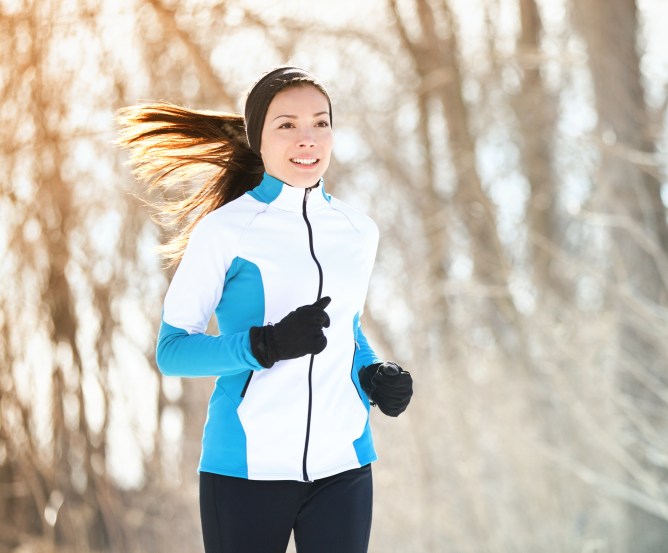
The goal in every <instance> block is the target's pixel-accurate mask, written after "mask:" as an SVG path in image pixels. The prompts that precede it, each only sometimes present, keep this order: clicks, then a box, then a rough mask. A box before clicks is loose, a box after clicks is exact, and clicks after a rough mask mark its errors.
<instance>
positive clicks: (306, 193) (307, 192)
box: [304, 188, 311, 201]
mask: <svg viewBox="0 0 668 553" xmlns="http://www.w3.org/2000/svg"><path fill="white" fill-rule="evenodd" d="M310 193H311V189H310V188H307V189H306V192H304V201H306V200H308V197H309V194H310Z"/></svg>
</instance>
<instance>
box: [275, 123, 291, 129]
mask: <svg viewBox="0 0 668 553" xmlns="http://www.w3.org/2000/svg"><path fill="white" fill-rule="evenodd" d="M292 127H294V125H293V124H292V123H289V122H288V123H281V125H279V127H278V128H279V129H291V128H292Z"/></svg>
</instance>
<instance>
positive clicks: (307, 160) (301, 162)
mask: <svg viewBox="0 0 668 553" xmlns="http://www.w3.org/2000/svg"><path fill="white" fill-rule="evenodd" d="M290 161H292V162H293V163H298V164H299V165H313V164H314V163H316V162H317V161H318V160H317V159H315V158H293V159H291V160H290Z"/></svg>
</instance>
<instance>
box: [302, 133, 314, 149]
mask: <svg viewBox="0 0 668 553" xmlns="http://www.w3.org/2000/svg"><path fill="white" fill-rule="evenodd" d="M299 146H300V147H301V148H310V147H313V146H315V136H313V131H312V130H311V129H305V130H304V131H302V132H301V134H300V135H299Z"/></svg>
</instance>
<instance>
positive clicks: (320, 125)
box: [315, 121, 329, 127]
mask: <svg viewBox="0 0 668 553" xmlns="http://www.w3.org/2000/svg"><path fill="white" fill-rule="evenodd" d="M315 126H316V127H329V121H318V122H317V123H316V125H315Z"/></svg>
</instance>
